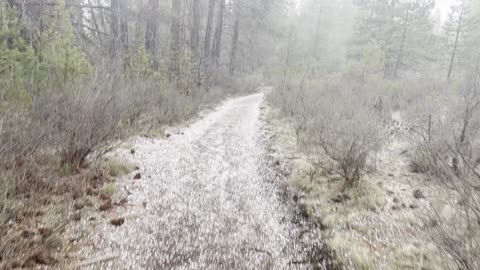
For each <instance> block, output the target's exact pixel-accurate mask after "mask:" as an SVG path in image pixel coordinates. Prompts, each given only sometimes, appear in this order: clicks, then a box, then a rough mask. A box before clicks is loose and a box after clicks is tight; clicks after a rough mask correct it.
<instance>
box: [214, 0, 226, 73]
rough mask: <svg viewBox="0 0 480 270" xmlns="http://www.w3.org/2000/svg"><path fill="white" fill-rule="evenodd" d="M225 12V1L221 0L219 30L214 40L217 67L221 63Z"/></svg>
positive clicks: (216, 31)
mask: <svg viewBox="0 0 480 270" xmlns="http://www.w3.org/2000/svg"><path fill="white" fill-rule="evenodd" d="M224 12H225V0H220V8H219V11H218V20H217V29H216V30H215V36H214V38H213V47H212V60H213V63H214V65H215V66H217V67H218V64H219V63H220V49H221V46H222V32H223V13H224Z"/></svg>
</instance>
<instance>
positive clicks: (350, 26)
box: [0, 0, 480, 270]
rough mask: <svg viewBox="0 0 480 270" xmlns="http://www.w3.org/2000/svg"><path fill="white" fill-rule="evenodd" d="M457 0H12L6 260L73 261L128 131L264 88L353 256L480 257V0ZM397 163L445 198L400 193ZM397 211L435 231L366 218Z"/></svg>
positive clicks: (354, 262)
mask: <svg viewBox="0 0 480 270" xmlns="http://www.w3.org/2000/svg"><path fill="white" fill-rule="evenodd" d="M454 2H455V3H454V5H453V7H452V8H451V10H450V11H449V12H448V16H446V17H444V18H443V19H442V16H440V14H439V13H438V11H437V12H436V11H435V1H434V0H389V1H386V0H302V1H299V2H295V1H286V0H261V1H255V0H235V1H234V0H228V1H227V0H139V1H129V0H4V1H2V3H1V5H0V240H1V241H0V269H13V268H18V267H25V268H29V267H34V266H36V265H48V266H54V265H57V264H58V263H60V262H61V260H62V259H63V257H62V252H63V248H64V247H65V245H68V244H66V243H65V239H62V236H61V233H62V229H63V228H64V227H65V225H66V224H67V223H68V222H69V221H71V220H75V219H77V218H79V217H78V216H77V214H78V213H77V212H76V211H73V210H72V209H74V210H79V209H76V208H80V207H78V205H76V204H75V199H77V198H79V197H82V196H84V195H86V194H90V195H91V194H98V193H102V188H105V185H106V184H105V183H108V182H109V181H111V178H112V177H115V176H118V173H119V171H120V172H121V171H124V170H126V169H127V168H118V166H119V165H118V164H114V165H111V164H110V167H109V168H105V165H101V164H99V162H97V161H98V160H100V159H101V156H102V155H103V154H105V153H107V152H108V151H110V149H111V147H112V146H111V145H112V142H116V141H119V140H121V139H123V138H126V137H127V136H129V135H132V134H138V133H141V132H143V133H154V132H155V131H156V130H157V129H159V128H160V127H161V126H162V125H173V124H175V123H178V122H180V121H184V120H187V119H189V118H191V117H192V116H194V115H195V114H196V113H197V112H199V111H200V110H201V109H203V108H205V107H208V106H209V105H213V104H216V103H218V102H219V101H221V100H222V99H224V98H225V97H228V96H231V95H241V94H244V93H249V92H252V91H255V90H256V89H257V87H258V86H259V85H261V84H268V85H272V86H274V89H273V90H272V91H271V92H269V93H268V97H267V101H268V102H269V104H270V105H271V106H273V107H275V108H276V109H278V111H279V117H281V118H282V119H284V120H285V121H288V122H289V123H291V126H292V127H293V130H294V136H295V138H294V139H295V142H296V143H297V145H298V151H300V152H302V153H303V154H305V155H307V156H309V158H310V159H311V160H310V161H311V162H310V163H311V166H309V170H308V172H305V175H303V176H302V175H301V174H300V176H299V177H298V179H294V182H295V183H294V185H295V186H296V187H298V189H299V190H300V192H302V199H303V200H304V201H308V202H312V203H311V204H309V205H308V208H309V209H308V211H309V213H310V214H311V216H312V217H313V218H318V219H319V220H320V221H319V222H322V224H323V225H325V226H327V227H329V231H328V232H326V233H325V235H324V237H326V238H329V239H330V240H331V241H327V242H328V244H329V245H330V246H331V248H332V249H333V250H334V251H335V253H336V254H337V255H338V257H339V262H340V264H341V265H343V266H344V267H345V268H346V269H466V270H467V269H468V270H469V269H472V270H473V269H480V258H479V256H478V254H480V31H479V29H480V2H479V1H476V0H458V1H454ZM396 144H401V145H404V148H402V149H401V153H398V155H394V156H391V155H390V156H388V157H385V153H386V152H388V149H391V148H392V147H393V146H394V145H396ZM399 159H406V160H407V163H408V164H407V165H408V166H407V167H408V172H401V174H402V180H401V181H404V179H406V178H408V179H413V180H412V181H416V182H415V183H413V184H412V185H414V186H415V185H417V184H418V185H419V186H422V187H425V188H426V189H427V188H430V189H429V190H430V192H431V194H435V195H436V196H433V197H435V199H438V201H433V199H432V201H425V202H424V203H423V204H422V206H421V207H419V206H418V205H416V204H410V205H409V207H406V205H404V206H403V207H402V206H401V203H400V206H398V205H397V204H398V203H397V202H395V205H393V206H391V202H389V203H387V202H386V201H387V200H392V199H391V198H389V197H388V195H386V196H384V195H382V194H383V193H389V192H394V193H395V191H390V190H387V186H388V187H389V188H392V189H393V188H395V187H398V185H397V184H396V183H397V180H398V179H400V177H399V176H398V175H396V173H395V174H394V173H392V172H390V171H388V170H386V169H385V168H386V167H385V166H384V165H385V164H386V163H387V161H386V160H399ZM312 160H313V161H312ZM392 162H393V161H392ZM393 163H394V162H393ZM393 163H392V164H393ZM382 164H383V165H382ZM395 164H396V163H395ZM390 165H391V164H390ZM399 171H401V170H400V169H399ZM307 175H308V176H307ZM389 175H392V176H389ZM397 176H398V177H397ZM397 178H398V179H397ZM398 181H400V180H398ZM408 181H410V180H408ZM332 183H333V184H332ZM372 183H373V184H372ZM409 183H410V182H409ZM337 184H338V185H337ZM403 184H404V183H403V182H402V185H403ZM326 187H329V188H331V189H328V188H326ZM402 188H403V187H402ZM327 191H328V192H331V194H329V193H328V192H327ZM417 191H418V192H417ZM325 192H327V193H325ZM402 192H403V191H402ZM400 193H401V192H400ZM330 195H332V196H333V201H335V203H325V204H322V203H318V202H322V200H323V199H328V200H329V202H330V199H332V198H331V197H328V196H330ZM414 197H415V198H416V199H422V198H424V197H425V196H424V194H422V192H421V191H420V190H415V192H414ZM427 197H428V196H427ZM427 199H429V198H427ZM393 200H394V201H396V200H398V198H397V197H395V198H393ZM315 202H317V203H315ZM342 204H343V208H342V206H341V205H342ZM351 204H355V205H354V206H353V207H352V205H351ZM359 205H362V210H361V212H360V214H359V215H353V214H352V211H355V209H357V207H358V206H359ZM322 206H323V207H322ZM445 206H448V209H450V210H449V211H448V212H449V214H448V215H446V214H445V213H444V212H445V211H446V210H445ZM394 207H397V208H407V210H408V209H411V210H412V211H413V210H415V209H417V208H420V210H421V211H423V212H422V213H417V212H419V211H420V210H418V211H417V212H415V213H417V214H418V215H421V217H418V216H415V215H416V214H415V213H413V214H412V213H410V214H409V215H411V216H409V217H408V218H409V219H408V220H407V221H405V220H406V219H400V221H398V220H396V219H395V222H397V223H399V222H400V223H401V222H403V223H402V224H403V225H398V226H397V225H392V226H387V227H388V228H392V227H394V228H395V232H398V231H413V233H412V234H411V235H414V236H416V234H415V233H418V234H419V235H421V237H419V238H418V239H421V240H419V241H420V242H419V244H418V245H417V244H412V245H413V246H414V247H413V248H412V249H409V250H408V252H409V253H408V256H407V257H408V258H407V259H405V258H404V257H401V256H400V257H398V258H397V257H395V256H396V255H398V254H397V253H395V252H396V250H395V248H396V247H399V248H401V247H403V246H402V245H403V242H401V241H400V244H399V242H398V241H397V242H395V241H391V242H389V241H385V242H382V241H380V240H378V238H380V236H379V235H374V236H372V235H373V234H374V233H371V232H372V231H375V230H374V229H372V228H371V227H362V226H363V225H362V226H361V225H355V222H356V220H354V218H357V217H358V216H360V218H361V222H362V224H365V223H372V222H373V223H375V222H376V221H378V222H379V223H378V224H380V222H384V221H385V222H386V223H388V222H390V220H392V219H394V217H396V216H397V214H396V213H397V212H395V211H397V210H398V209H395V208H394ZM387 208H388V209H387ZM390 208H391V209H390ZM338 209H340V210H338ZM385 209H386V210H385ZM337 210H338V211H339V212H338V213H337V212H335V211H337ZM340 211H343V212H340ZM385 211H386V212H388V213H389V214H388V215H387V214H385V216H382V215H383V214H382V213H384V212H385ZM402 211H403V210H402ZM405 211H406V210H405ZM402 215H403V214H402ZM352 216H355V217H354V218H353V219H352V220H349V218H350V217H352ZM402 217H403V216H402ZM45 220H48V222H46V221H45ZM366 220H368V221H366ZM418 220H421V221H418ZM410 221H411V223H412V224H415V225H411V223H409V222H410ZM38 224H42V225H38ZM405 224H406V225H405ZM343 225H345V226H344V227H339V226H343ZM410 225H411V227H408V229H406V228H405V226H410ZM355 226H357V227H355ZM375 226H376V225H373V227H375ZM415 226H417V227H415ZM378 227H379V228H380V229H379V230H381V228H383V227H382V226H380V225H379V226H378ZM352 228H353V229H352ZM355 228H356V229H355ZM411 228H414V229H411ZM416 228H421V229H416ZM397 229H398V230H397ZM352 230H353V231H354V232H353V234H352V235H350V234H349V233H350V232H351V231H352ZM347 232H348V234H347ZM375 232H376V231H375ZM384 233H387V232H384ZM388 234H390V236H391V235H394V236H396V234H395V233H390V232H388ZM355 235H356V236H355ZM355 237H356V238H355ZM375 237H376V238H375ZM401 237H402V235H401V234H399V235H398V238H401ZM370 238H375V240H374V241H373V240H372V241H363V240H364V239H370ZM356 239H363V240H362V241H360V243H359V242H355V240H356ZM375 241H377V242H375ZM357 243H358V248H354V246H355V245H356V244H357ZM371 243H379V246H372V244H371ZM362 245H363V246H365V247H364V248H363V246H362ZM409 247H410V246H409ZM385 250H387V251H388V252H387V251H385ZM392 250H393V251H392ZM412 250H413V251H412ZM390 251H392V252H390ZM385 252H386V253H385ZM389 252H390V253H389ZM412 253H413V255H411V254H412ZM59 254H60V255H59ZM391 254H394V255H392V256H393V257H392V258H389V259H388V260H392V261H393V263H390V261H389V262H384V261H382V260H381V259H375V258H380V257H382V256H389V255H391ZM432 254H433V255H432ZM408 262H411V264H408Z"/></svg>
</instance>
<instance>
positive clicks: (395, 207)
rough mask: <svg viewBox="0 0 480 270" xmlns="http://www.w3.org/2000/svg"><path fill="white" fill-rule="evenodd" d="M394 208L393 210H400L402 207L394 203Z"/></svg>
mask: <svg viewBox="0 0 480 270" xmlns="http://www.w3.org/2000/svg"><path fill="white" fill-rule="evenodd" d="M392 210H393V211H398V210H400V207H399V206H397V205H394V206H392Z"/></svg>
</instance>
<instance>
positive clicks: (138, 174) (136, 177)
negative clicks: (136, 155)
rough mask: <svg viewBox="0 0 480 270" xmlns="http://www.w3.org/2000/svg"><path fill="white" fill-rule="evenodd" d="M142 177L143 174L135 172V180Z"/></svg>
mask: <svg viewBox="0 0 480 270" xmlns="http://www.w3.org/2000/svg"><path fill="white" fill-rule="evenodd" d="M140 178H142V175H141V174H140V173H137V174H135V176H134V177H133V179H134V180H140Z"/></svg>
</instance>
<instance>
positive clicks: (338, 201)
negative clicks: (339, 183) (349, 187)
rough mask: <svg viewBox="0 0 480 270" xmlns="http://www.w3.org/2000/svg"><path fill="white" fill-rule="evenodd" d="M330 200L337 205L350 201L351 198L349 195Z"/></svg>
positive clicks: (339, 195)
mask: <svg viewBox="0 0 480 270" xmlns="http://www.w3.org/2000/svg"><path fill="white" fill-rule="evenodd" d="M330 200H331V201H332V202H335V203H341V202H344V201H348V200H350V196H348V195H347V194H338V195H337V196H335V197H333V198H332V199H330Z"/></svg>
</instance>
